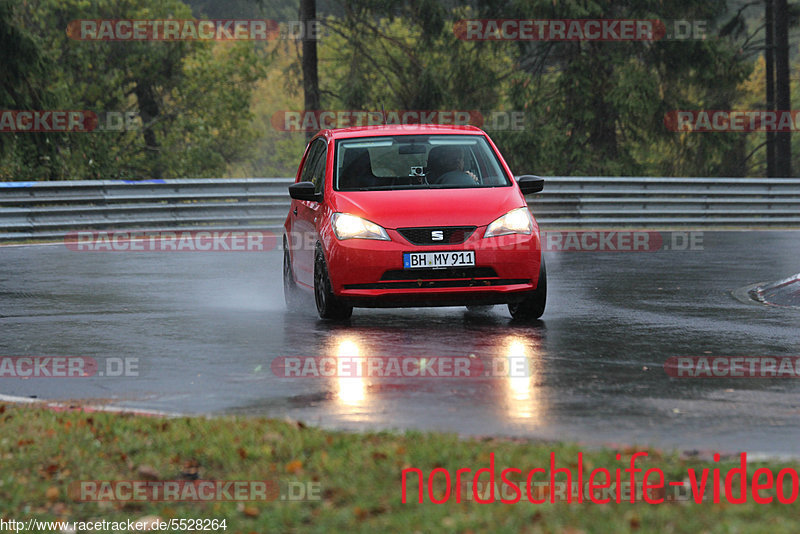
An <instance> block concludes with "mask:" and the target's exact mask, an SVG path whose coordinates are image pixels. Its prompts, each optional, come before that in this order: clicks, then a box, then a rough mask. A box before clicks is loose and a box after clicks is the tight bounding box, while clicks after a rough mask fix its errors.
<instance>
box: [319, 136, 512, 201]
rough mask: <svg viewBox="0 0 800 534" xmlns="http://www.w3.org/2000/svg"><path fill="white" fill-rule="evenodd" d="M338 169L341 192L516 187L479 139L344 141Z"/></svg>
mask: <svg viewBox="0 0 800 534" xmlns="http://www.w3.org/2000/svg"><path fill="white" fill-rule="evenodd" d="M335 165H336V167H335V169H336V172H335V178H334V184H333V185H334V189H336V190H338V191H369V190H380V189H425V188H464V187H498V186H509V185H511V182H510V181H509V179H508V176H506V174H505V173H504V172H503V168H502V167H501V166H500V162H499V161H498V159H497V156H496V155H495V153H494V151H493V150H492V148H491V146H490V145H489V143H488V142H487V141H486V138H485V137H481V136H476V135H397V136H385V137H362V138H353V139H341V140H339V141H337V143H336V164H335Z"/></svg>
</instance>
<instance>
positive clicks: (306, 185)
mask: <svg viewBox="0 0 800 534" xmlns="http://www.w3.org/2000/svg"><path fill="white" fill-rule="evenodd" d="M289 196H290V197H292V198H293V199H295V200H310V201H312V202H320V201H321V200H322V194H319V193H317V191H316V189H315V187H314V184H313V183H311V182H297V183H296V184H292V185H290V186H289Z"/></svg>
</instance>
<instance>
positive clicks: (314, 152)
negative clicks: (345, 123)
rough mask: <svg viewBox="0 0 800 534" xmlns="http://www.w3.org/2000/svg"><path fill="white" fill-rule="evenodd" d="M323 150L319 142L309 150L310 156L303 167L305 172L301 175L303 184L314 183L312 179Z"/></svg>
mask: <svg viewBox="0 0 800 534" xmlns="http://www.w3.org/2000/svg"><path fill="white" fill-rule="evenodd" d="M321 148H322V146H321V145H320V143H319V142H314V144H313V145H311V148H310V149H309V150H308V156H307V157H306V161H305V164H304V165H303V171H302V172H301V173H300V181H301V182H310V181H312V180H311V177H312V174H313V171H314V166H315V165H316V163H317V159H318V156H319V152H320V149H321Z"/></svg>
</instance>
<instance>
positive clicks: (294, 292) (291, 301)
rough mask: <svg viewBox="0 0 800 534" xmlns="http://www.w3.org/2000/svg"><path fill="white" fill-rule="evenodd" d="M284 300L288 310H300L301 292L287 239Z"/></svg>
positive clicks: (284, 252) (284, 239)
mask: <svg viewBox="0 0 800 534" xmlns="http://www.w3.org/2000/svg"><path fill="white" fill-rule="evenodd" d="M283 300H284V302H286V309H287V310H289V311H290V312H295V311H298V310H299V309H300V290H299V289H298V288H297V282H296V281H295V279H294V274H292V258H291V256H290V255H289V246H288V243H287V241H286V238H285V237H284V238H283Z"/></svg>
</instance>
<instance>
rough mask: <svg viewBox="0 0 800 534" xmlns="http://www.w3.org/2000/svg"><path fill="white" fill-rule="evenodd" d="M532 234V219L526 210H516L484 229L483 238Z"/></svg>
mask: <svg viewBox="0 0 800 534" xmlns="http://www.w3.org/2000/svg"><path fill="white" fill-rule="evenodd" d="M531 232H533V219H532V218H531V212H529V211H528V208H517V209H514V210H511V211H509V212H508V213H506V214H505V215H503V216H502V217H500V218H499V219H497V220H495V221H494V222H493V223H492V224H490V225H489V226H487V227H486V233H485V234H484V235H483V237H494V236H498V235H508V234H530V233H531Z"/></svg>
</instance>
